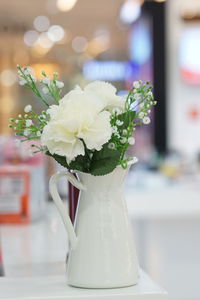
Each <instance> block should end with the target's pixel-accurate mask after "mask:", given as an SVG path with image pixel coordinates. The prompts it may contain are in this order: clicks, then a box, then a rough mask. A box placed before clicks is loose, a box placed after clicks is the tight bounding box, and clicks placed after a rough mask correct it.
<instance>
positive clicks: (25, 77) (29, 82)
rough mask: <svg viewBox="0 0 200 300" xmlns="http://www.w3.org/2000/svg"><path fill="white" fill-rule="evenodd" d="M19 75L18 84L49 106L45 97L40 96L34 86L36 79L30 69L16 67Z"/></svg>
mask: <svg viewBox="0 0 200 300" xmlns="http://www.w3.org/2000/svg"><path fill="white" fill-rule="evenodd" d="M17 69H18V74H19V84H20V85H25V86H26V87H27V88H29V89H30V90H32V91H33V93H34V94H35V95H36V96H37V97H38V98H39V99H40V100H41V101H42V102H43V103H44V104H45V105H46V106H49V104H48V102H47V100H46V99H45V97H44V96H43V95H42V94H41V92H40V90H39V89H38V87H37V85H36V78H35V76H34V74H33V71H32V69H31V68H30V67H21V66H19V65H17Z"/></svg>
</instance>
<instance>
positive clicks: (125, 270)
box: [50, 166, 138, 288]
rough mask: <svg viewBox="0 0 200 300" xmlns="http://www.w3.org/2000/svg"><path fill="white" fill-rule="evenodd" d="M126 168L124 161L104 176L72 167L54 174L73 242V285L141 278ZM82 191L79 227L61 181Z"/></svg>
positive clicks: (107, 285) (54, 190)
mask: <svg viewBox="0 0 200 300" xmlns="http://www.w3.org/2000/svg"><path fill="white" fill-rule="evenodd" d="M126 173H127V170H124V169H123V168H122V167H121V166H118V167H116V168H115V170H114V171H113V172H112V173H109V174H107V175H104V176H93V175H90V174H87V173H81V172H77V175H78V178H79V180H78V179H76V177H75V176H74V175H73V174H71V173H69V172H68V171H62V172H59V173H57V174H55V175H53V176H52V177H51V179H50V193H51V195H52V198H53V200H54V202H55V204H56V206H57V208H58V210H59V212H60V215H61V217H62V219H63V222H64V225H65V227H66V230H67V233H68V237H69V241H70V244H71V247H70V252H69V259H68V263H67V278H68V284H69V285H72V286H75V287H82V288H119V287H126V286H131V285H134V284H136V283H137V281H138V262H137V256H136V250H135V246H134V243H133V238H132V232H131V227H130V224H129V219H128V215H127V207H126V202H125V199H124V195H123V182H124V178H125V175H126ZM62 176H66V177H67V179H68V180H69V181H70V182H71V183H72V184H73V185H74V186H75V187H77V188H78V189H79V190H80V191H81V192H80V196H79V203H78V209H77V213H76V219H75V224H74V227H73V225H72V223H71V221H70V218H69V215H68V213H67V210H66V207H65V206H64V204H63V202H62V201H61V199H60V197H59V194H58V191H57V187H56V182H57V180H58V179H59V178H60V177H62Z"/></svg>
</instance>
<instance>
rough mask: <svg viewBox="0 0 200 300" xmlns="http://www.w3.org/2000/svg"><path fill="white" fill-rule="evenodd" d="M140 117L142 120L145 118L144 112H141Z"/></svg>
mask: <svg viewBox="0 0 200 300" xmlns="http://www.w3.org/2000/svg"><path fill="white" fill-rule="evenodd" d="M138 117H139V118H140V119H143V118H144V112H142V111H141V112H140V113H139V114H138Z"/></svg>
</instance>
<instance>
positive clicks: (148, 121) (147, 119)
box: [142, 117, 151, 125]
mask: <svg viewBox="0 0 200 300" xmlns="http://www.w3.org/2000/svg"><path fill="white" fill-rule="evenodd" d="M142 121H143V123H144V124H146V125H147V124H149V123H150V122H151V120H150V118H149V117H144V118H143V120H142Z"/></svg>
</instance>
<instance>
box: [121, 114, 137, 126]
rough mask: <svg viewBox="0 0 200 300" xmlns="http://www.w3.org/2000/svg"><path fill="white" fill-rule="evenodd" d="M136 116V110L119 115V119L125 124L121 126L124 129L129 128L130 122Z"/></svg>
mask: <svg viewBox="0 0 200 300" xmlns="http://www.w3.org/2000/svg"><path fill="white" fill-rule="evenodd" d="M135 117H136V112H135V111H127V112H124V113H122V114H120V115H118V116H117V119H119V120H120V121H123V125H122V126H121V128H122V129H127V127H128V126H129V124H130V123H131V122H133V121H134V119H135Z"/></svg>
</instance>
